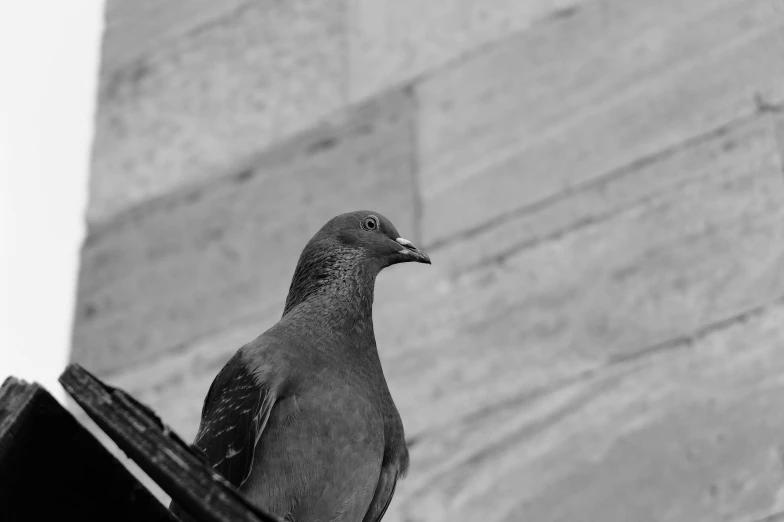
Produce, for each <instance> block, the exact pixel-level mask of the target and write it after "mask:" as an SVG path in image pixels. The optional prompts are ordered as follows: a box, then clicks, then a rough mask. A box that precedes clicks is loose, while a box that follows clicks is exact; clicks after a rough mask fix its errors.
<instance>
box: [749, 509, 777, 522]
mask: <svg viewBox="0 0 784 522" xmlns="http://www.w3.org/2000/svg"><path fill="white" fill-rule="evenodd" d="M782 521H784V511H776V512H775V513H770V514H769V515H765V516H763V517H762V518H754V519H751V520H749V521H748V522H782Z"/></svg>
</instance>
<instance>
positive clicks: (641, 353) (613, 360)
mask: <svg viewBox="0 0 784 522" xmlns="http://www.w3.org/2000/svg"><path fill="white" fill-rule="evenodd" d="M781 305H784V296H779V297H777V298H775V299H773V300H771V301H768V302H767V303H763V304H760V305H757V306H753V307H751V308H749V309H747V310H745V311H743V312H741V313H738V314H735V315H731V316H728V317H725V318H723V319H719V320H717V321H713V322H711V323H708V324H705V325H703V326H700V327H698V328H696V329H695V330H693V331H692V332H691V333H687V334H684V335H679V336H676V337H672V338H670V339H667V340H665V341H662V342H660V343H656V344H653V345H650V346H648V347H645V348H643V349H641V350H638V351H636V352H634V353H631V354H628V355H623V356H616V357H610V358H609V359H608V360H607V362H606V363H605V364H603V365H601V366H598V367H596V368H592V369H589V370H585V371H582V372H578V373H576V374H574V375H572V376H569V377H565V378H563V379H560V380H559V381H557V382H555V383H553V384H550V385H547V386H542V387H540V388H537V389H534V390H526V391H525V392H522V393H519V394H515V395H512V396H510V397H506V398H505V399H503V400H502V401H500V402H499V403H497V404H491V405H488V406H487V407H486V409H485V410H483V411H481V412H472V413H469V414H468V415H465V416H463V417H459V418H457V419H455V420H454V421H453V422H452V423H450V425H451V424H456V423H460V424H463V423H466V422H467V423H470V422H471V419H472V418H474V417H476V416H478V415H480V416H484V415H487V414H488V413H487V410H488V409H490V410H493V409H506V408H509V407H511V406H513V405H517V404H522V403H525V402H527V401H530V400H539V399H541V398H543V397H545V396H547V395H551V394H553V393H555V392H559V391H562V390H564V389H566V388H568V387H570V386H574V385H576V384H580V383H583V382H585V381H587V380H589V379H592V378H595V377H597V376H601V375H602V374H603V373H605V372H607V371H609V370H613V369H616V368H622V367H624V366H626V365H629V366H630V365H631V364H633V363H634V362H637V361H640V360H643V359H646V358H648V357H654V356H656V355H660V354H663V353H665V352H673V351H679V350H682V349H685V348H689V347H691V346H693V345H694V344H695V343H696V342H697V341H700V340H702V339H705V338H707V337H708V336H710V335H712V334H715V333H718V332H721V331H724V330H727V329H729V328H731V327H733V326H735V325H737V324H741V323H744V322H746V321H749V320H751V319H753V318H755V317H759V316H761V315H762V314H764V313H765V312H767V311H768V310H771V309H773V308H776V307H778V306H781ZM443 429H444V426H434V427H431V428H428V429H426V430H423V431H420V432H418V433H412V434H411V439H413V440H414V441H415V443H417V444H419V443H421V441H422V440H423V439H426V438H427V437H428V435H429V434H430V433H431V432H438V431H440V430H443ZM762 520H763V521H764V520H765V519H762Z"/></svg>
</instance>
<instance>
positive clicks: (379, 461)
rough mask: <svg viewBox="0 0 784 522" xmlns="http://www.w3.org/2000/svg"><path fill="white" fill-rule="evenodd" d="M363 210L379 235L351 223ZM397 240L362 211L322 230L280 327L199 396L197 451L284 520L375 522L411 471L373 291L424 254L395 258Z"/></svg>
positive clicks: (307, 252) (385, 224) (245, 350)
mask: <svg viewBox="0 0 784 522" xmlns="http://www.w3.org/2000/svg"><path fill="white" fill-rule="evenodd" d="M370 214H374V215H375V216H378V218H377V220H376V224H377V229H374V230H368V229H367V228H366V227H364V226H362V227H361V226H360V224H361V223H363V220H364V219H368V218H367V216H368V215H370ZM398 237H399V235H398V233H397V230H395V228H394V226H393V225H392V224H391V223H390V222H389V221H388V220H387V219H386V218H384V217H383V216H381V215H380V214H377V213H372V212H369V211H360V212H354V213H350V214H343V215H341V216H338V217H336V218H334V219H332V220H331V221H330V222H328V223H327V224H326V225H324V227H322V229H321V230H320V231H319V232H318V233H317V234H316V235H315V236H314V237H313V238H312V239H311V240H310V241H309V242H308V244H307V245H306V246H305V248H304V249H303V252H302V254H301V256H300V258H299V261H298V263H297V267H296V269H295V272H294V276H293V278H292V282H291V287H290V289H289V293H288V297H287V299H286V305H285V307H284V312H283V316H282V318H281V320H280V321H279V322H278V323H277V324H275V325H274V326H273V327H272V328H270V329H269V330H267V331H266V332H264V333H263V334H262V335H261V336H259V337H258V338H257V339H255V340H254V341H252V342H250V343H248V344H247V345H245V346H243V347H242V348H240V349H239V350H238V351H237V353H236V354H235V355H234V356H233V357H232V358H231V359H230V360H229V362H227V363H226V365H225V366H224V367H223V369H222V370H221V371H220V373H219V374H218V375H217V377H216V378H215V380H214V381H213V383H212V385H211V386H210V389H209V392H208V393H207V396H206V398H205V401H204V407H203V409H202V420H201V424H200V426H199V431H198V434H197V436H196V439H195V441H194V445H195V446H197V447H199V448H201V449H202V450H203V451H204V453H205V454H206V456H207V459H208V461H209V462H210V463H211V464H212V465H213V467H215V469H216V470H218V471H219V472H220V473H221V474H222V475H223V476H224V477H226V479H227V480H229V481H230V482H231V483H232V484H234V485H236V486H237V487H238V488H239V489H240V491H242V492H244V493H245V494H246V495H247V496H248V497H249V498H250V499H251V501H253V502H254V503H256V504H257V505H259V507H261V508H263V509H266V510H268V511H271V512H273V513H275V514H277V515H279V516H281V517H285V518H286V519H287V520H291V521H294V522H308V521H321V522H327V521H330V522H338V521H346V522H360V521H362V522H378V521H379V520H381V518H382V517H383V515H384V513H385V512H386V509H387V507H388V506H389V502H390V501H391V499H392V496H393V495H394V491H395V485H396V483H397V480H398V479H399V478H400V477H403V476H404V475H405V473H406V471H407V470H408V463H409V457H408V449H407V448H406V443H405V436H404V432H403V424H402V422H401V419H400V416H399V414H398V411H397V408H396V407H395V404H394V402H393V400H392V397H391V395H390V393H389V388H388V387H387V383H386V380H385V378H384V373H383V370H382V368H381V363H380V360H379V357H378V351H377V348H376V341H375V335H374V333H373V320H372V312H373V310H372V308H373V289H374V286H375V279H376V276H377V274H378V273H379V272H380V271H381V270H382V269H383V268H384V267H386V266H389V265H391V264H394V263H399V262H406V261H412V260H416V261H420V262H427V263H429V258H427V256H426V255H424V254H422V253H420V251H418V250H416V249H415V248H414V247H413V246H410V248H411V249H412V250H415V251H416V256H418V257H415V258H411V254H410V253H408V254H405V253H402V254H401V253H400V251H401V246H400V245H401V244H399V243H397V242H395V240H396V238H398ZM173 509H174V508H173ZM175 512H177V513H178V515H179V516H180V517H181V518H186V517H184V516H183V514H182V513H181V512H180V511H179V510H176V511H175Z"/></svg>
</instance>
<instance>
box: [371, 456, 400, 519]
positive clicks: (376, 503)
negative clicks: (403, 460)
mask: <svg viewBox="0 0 784 522" xmlns="http://www.w3.org/2000/svg"><path fill="white" fill-rule="evenodd" d="M397 478H398V471H397V468H396V467H395V466H384V467H382V468H381V475H380V476H379V477H378V484H376V492H375V493H373V500H371V501H370V507H368V510H367V513H365V517H364V518H363V519H362V522H379V521H380V520H381V518H382V517H383V516H384V513H386V512H387V508H388V507H389V503H390V502H391V501H392V497H393V496H394V494H395V487H396V486H397Z"/></svg>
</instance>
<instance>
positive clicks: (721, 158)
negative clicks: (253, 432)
mask: <svg viewBox="0 0 784 522" xmlns="http://www.w3.org/2000/svg"><path fill="white" fill-rule="evenodd" d="M479 4H480V3H479V2H462V1H457V0H429V1H428V2H427V3H423V2H419V1H414V0H405V1H401V0H363V1H359V0H320V1H315V0H293V1H286V2H282V1H279V0H251V1H242V0H232V1H230V2H222V3H221V4H220V5H218V3H215V2H207V1H203V0H200V1H195V2H185V1H183V0H168V1H167V2H158V1H153V0H144V1H136V2H131V1H130V0H110V1H109V3H108V7H107V32H106V36H105V40H104V48H103V58H104V60H103V66H102V73H101V86H102V87H101V94H100V99H99V109H98V114H97V125H98V132H97V136H96V141H95V148H94V159H93V171H92V180H91V201H90V209H89V211H88V221H89V224H90V230H91V232H90V236H89V238H88V240H87V241H86V243H85V245H84V248H83V252H82V269H81V277H80V286H79V298H78V313H77V318H76V326H75V330H74V336H73V359H74V360H76V361H79V362H81V363H83V364H85V365H86V366H87V367H88V368H89V369H92V370H94V371H96V372H97V373H98V374H99V375H101V376H102V377H104V378H106V379H107V380H108V381H110V382H112V383H115V384H117V385H120V386H122V387H124V388H126V389H127V390H129V391H130V392H132V393H134V394H135V395H136V396H137V397H138V398H140V399H141V400H143V401H144V402H146V403H148V404H150V405H151V406H152V407H153V408H155V409H156V410H158V411H159V412H160V413H161V415H162V417H163V418H164V419H165V420H166V421H167V422H168V423H169V424H170V425H171V426H172V427H174V428H175V429H176V430H177V431H178V432H180V433H181V434H182V435H183V436H184V437H186V438H191V437H192V436H193V435H194V433H195V430H196V427H197V424H198V419H199V413H200V407H201V402H202V400H203V397H204V395H205V393H206V391H207V388H208V387H209V384H210V382H211V380H212V377H213V376H214V375H215V374H216V373H217V371H218V370H219V368H220V367H221V366H222V365H223V363H224V362H225V361H226V360H227V359H228V357H230V355H231V354H232V353H233V352H234V351H235V350H236V349H237V348H238V347H239V346H240V345H241V344H243V343H245V342H247V341H248V340H250V339H252V338H253V337H255V336H256V335H258V334H259V333H261V332H262V331H263V330H264V329H266V328H267V327H268V326H270V325H271V324H273V323H274V322H275V321H276V320H277V319H278V318H279V316H280V313H281V311H282V303H283V300H284V298H285V292H286V289H287V287H288V283H289V278H290V276H291V274H292V272H293V267H294V264H295V262H296V258H297V256H298V254H299V251H300V250H301V248H302V246H303V245H304V243H305V241H306V240H307V239H308V238H309V237H310V236H311V235H312V234H313V232H314V231H315V230H316V229H317V228H318V227H319V226H320V225H321V224H322V223H323V222H324V221H325V220H326V219H328V218H329V217H331V216H332V215H334V214H337V213H340V212H343V211H346V210H350V209H356V208H372V209H376V210H378V211H380V212H382V213H384V214H385V215H387V216H388V217H390V218H391V219H392V220H393V222H395V224H396V225H397V228H398V229H399V230H400V231H401V233H403V234H404V235H407V236H412V237H413V238H415V239H417V240H419V241H420V242H422V243H423V244H424V246H425V247H426V248H428V249H429V252H430V253H431V256H432V258H433V261H434V265H433V266H432V267H410V266H404V267H395V268H393V269H390V270H388V271H386V272H385V273H384V274H383V275H382V276H381V277H380V279H379V281H378V286H377V297H376V308H375V322H376V330H377V338H378V342H379V346H380V351H381V357H382V362H383V364H384V366H385V371H386V374H387V377H388V380H389V383H390V387H391V389H392V393H393V395H394V397H395V399H396V402H397V404H398V406H399V409H400V411H401V414H402V417H403V419H404V422H405V425H406V430H407V434H408V436H409V439H410V446H411V453H412V468H411V473H410V476H409V478H408V479H407V480H406V481H405V482H403V483H402V484H401V485H400V486H399V488H398V492H397V494H396V496H395V499H394V501H393V502H392V505H391V507H390V510H389V512H388V514H387V517H386V518H385V520H391V521H394V520H400V521H403V520H405V521H419V520H421V521H439V520H475V519H477V518H479V519H482V520H499V521H501V520H509V521H513V520H523V519H527V520H537V521H550V520H552V521H556V520H591V521H593V520H596V521H600V520H601V521H619V522H622V521H623V522H625V521H630V520H634V521H649V520H650V521H659V520H671V521H680V520H683V521H689V522H693V521H711V522H713V521H717V520H727V521H753V520H778V519H779V518H776V517H784V464H782V462H784V457H783V455H784V435H782V434H784V408H782V405H784V399H782V397H784V378H782V375H784V335H783V334H784V327H783V326H782V325H784V275H782V274H784V272H783V271H782V267H783V266H784V205H783V204H782V203H783V202H784V180H783V179H782V163H781V155H780V152H781V150H782V149H784V130H782V129H784V58H782V57H784V9H783V8H782V7H781V4H780V2H779V1H778V0H694V1H692V2H687V3H683V2H680V1H675V0H658V1H655V2H654V1H651V0H582V1H568V0H562V1H556V0H532V1H529V2H519V1H510V0H506V1H503V0H490V1H485V2H482V3H481V7H480V6H479ZM766 517H772V518H766ZM782 519H784V518H782Z"/></svg>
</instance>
